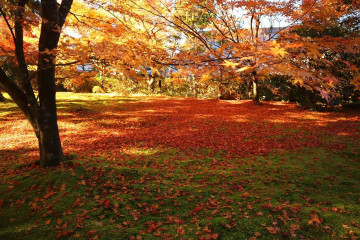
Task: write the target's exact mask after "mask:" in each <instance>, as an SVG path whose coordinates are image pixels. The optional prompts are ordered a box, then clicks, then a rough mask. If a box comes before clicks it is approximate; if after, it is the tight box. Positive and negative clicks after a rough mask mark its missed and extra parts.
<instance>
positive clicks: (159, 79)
mask: <svg viewBox="0 0 360 240" xmlns="http://www.w3.org/2000/svg"><path fill="white" fill-rule="evenodd" d="M159 90H160V92H161V79H159Z"/></svg>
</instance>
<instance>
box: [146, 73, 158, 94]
mask: <svg viewBox="0 0 360 240" xmlns="http://www.w3.org/2000/svg"><path fill="white" fill-rule="evenodd" d="M155 83H156V78H155V77H152V76H150V80H149V81H148V84H149V90H150V92H151V93H153V92H155Z"/></svg>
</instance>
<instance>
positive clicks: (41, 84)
mask: <svg viewBox="0 0 360 240" xmlns="http://www.w3.org/2000/svg"><path fill="white" fill-rule="evenodd" d="M30 3H31V2H30ZM30 3H29V1H28V0H20V1H18V2H17V3H16V4H12V3H10V2H6V1H1V6H0V7H1V8H0V10H1V16H2V19H1V21H5V23H6V25H7V30H8V31H9V32H10V33H11V39H12V41H13V42H14V44H13V46H14V48H15V49H14V50H15V53H14V54H15V58H16V62H17V68H18V72H19V79H18V83H17V82H16V81H15V80H14V79H11V78H10V77H9V76H8V74H7V73H6V72H5V71H4V70H3V68H2V67H0V86H1V87H2V88H3V89H4V90H5V91H6V92H7V93H8V94H9V95H10V96H11V98H12V99H13V100H14V101H15V102H16V104H17V105H18V106H19V108H20V109H21V110H22V112H23V113H24V114H25V116H26V118H27V119H28V120H29V122H30V123H31V125H32V127H33V129H34V132H35V134H36V136H37V138H38V142H39V149H40V165H41V166H43V167H46V166H54V165H58V164H59V162H60V161H61V160H63V159H64V155H63V151H62V148H61V142H60V137H59V130H58V125H57V114H56V100H55V58H56V49H57V45H58V42H59V38H60V33H61V28H62V26H63V25H64V23H65V19H66V16H67V14H68V13H69V10H70V7H71V4H72V0H63V1H62V2H61V4H60V5H59V6H58V3H57V1H56V0H43V1H41V8H40V9H41V13H40V15H39V14H36V13H34V12H31V11H30V9H31V7H32V6H31V4H30ZM29 8H30V9H29ZM39 18H40V19H41V29H40V36H39V45H38V60H37V66H38V67H37V71H36V72H35V73H36V74H30V73H29V70H28V63H27V59H26V55H25V51H24V27H28V28H31V26H32V25H33V24H34V22H35V24H36V23H38V22H39ZM12 24H14V26H12ZM34 75H36V78H37V83H38V84H37V85H38V95H37V96H35V93H34V88H33V86H32V84H31V81H30V80H31V78H33V77H35V76H34Z"/></svg>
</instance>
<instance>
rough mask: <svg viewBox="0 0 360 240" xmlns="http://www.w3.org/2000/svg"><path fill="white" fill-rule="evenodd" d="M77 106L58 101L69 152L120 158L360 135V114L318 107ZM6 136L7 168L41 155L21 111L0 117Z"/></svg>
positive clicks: (244, 151)
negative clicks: (132, 149)
mask: <svg viewBox="0 0 360 240" xmlns="http://www.w3.org/2000/svg"><path fill="white" fill-rule="evenodd" d="M71 104H74V102H72V103H70V102H67V101H66V100H63V101H61V100H60V103H59V106H60V108H59V127H60V131H61V133H60V134H61V139H62V142H63V148H64V151H65V154H69V153H72V152H75V153H86V154H87V155H90V156H91V155H94V156H100V155H102V156H104V157H119V156H120V155H119V154H120V153H121V152H122V151H121V150H122V149H126V148H128V147H129V146H142V147H146V148H153V147H158V146H163V147H173V148H179V149H181V150H189V151H190V152H191V151H196V150H199V149H204V148H206V149H210V150H211V152H213V153H215V152H219V151H221V152H226V153H229V156H230V155H231V156H250V155H264V154H268V153H270V152H272V151H282V150H292V149H297V148H301V147H320V146H324V147H327V148H330V149H339V150H341V149H342V148H343V147H344V146H343V145H342V144H340V143H338V142H336V141H335V140H332V138H333V137H334V136H346V137H347V138H348V139H358V138H359V119H360V118H359V114H357V113H356V112H323V113H321V112H311V111H307V110H303V109H301V108H299V107H298V106H296V104H287V103H279V102H263V103H262V104H261V105H255V104H254V103H253V102H252V101H221V100H197V99H191V98H189V99H186V98H164V97H158V98H144V97H139V98H132V99H130V101H126V102H119V101H117V100H116V99H115V100H109V101H107V102H102V103H101V104H97V103H96V101H94V102H93V104H91V105H86V107H85V108H84V107H82V105H81V104H82V103H81V102H80V101H78V102H75V104H78V105H76V106H80V107H74V105H71ZM69 106H70V107H69ZM0 136H1V138H0V146H1V147H0V151H1V154H2V155H3V156H4V155H5V154H6V158H5V159H6V160H7V161H5V162H4V161H2V163H1V164H2V166H3V167H5V165H6V164H8V163H13V162H19V161H20V162H21V161H24V160H25V161H33V160H34V159H36V158H38V152H37V141H36V138H35V136H34V134H33V132H32V130H31V127H30V125H29V124H28V123H27V121H26V120H24V119H23V117H22V116H21V113H19V112H16V113H12V114H8V115H5V116H3V117H1V118H0ZM14 152H15V153H19V154H22V153H26V156H27V157H26V158H22V157H21V158H19V155H18V154H14ZM3 159H4V158H3Z"/></svg>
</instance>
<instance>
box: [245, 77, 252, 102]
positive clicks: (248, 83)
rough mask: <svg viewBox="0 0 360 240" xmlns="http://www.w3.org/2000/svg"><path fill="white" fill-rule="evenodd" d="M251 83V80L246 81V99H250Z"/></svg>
mask: <svg viewBox="0 0 360 240" xmlns="http://www.w3.org/2000/svg"><path fill="white" fill-rule="evenodd" d="M251 83H252V80H248V81H247V86H246V93H247V95H248V98H251Z"/></svg>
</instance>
